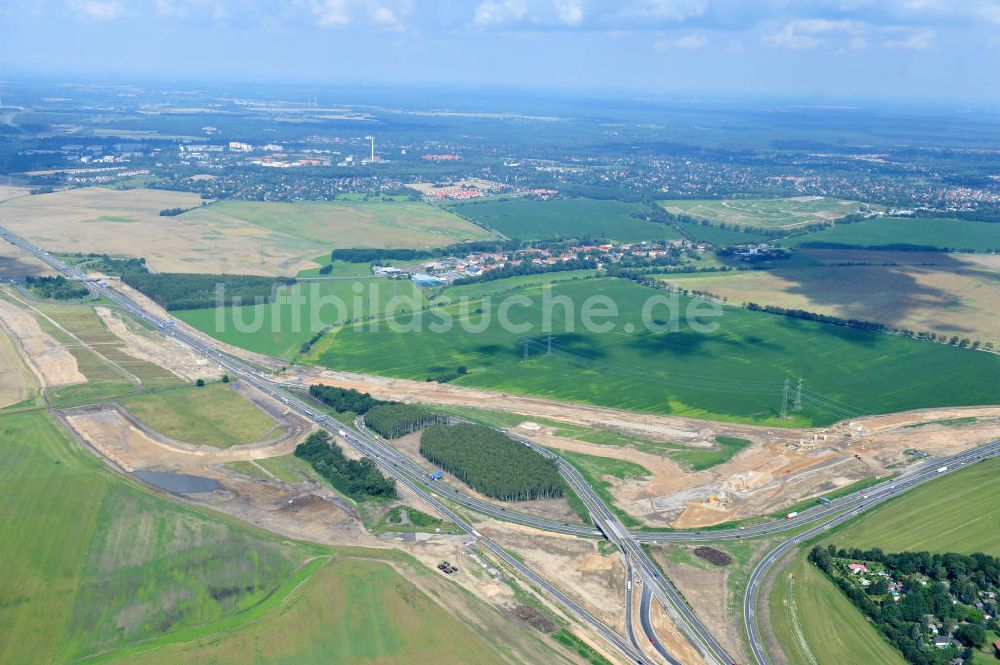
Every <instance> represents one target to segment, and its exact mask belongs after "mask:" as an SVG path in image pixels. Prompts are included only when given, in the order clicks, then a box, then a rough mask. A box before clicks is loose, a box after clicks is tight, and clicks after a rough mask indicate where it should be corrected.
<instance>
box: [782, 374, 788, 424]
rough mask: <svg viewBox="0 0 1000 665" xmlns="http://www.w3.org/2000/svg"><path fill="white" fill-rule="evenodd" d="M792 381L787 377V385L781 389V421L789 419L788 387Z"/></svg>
mask: <svg viewBox="0 0 1000 665" xmlns="http://www.w3.org/2000/svg"><path fill="white" fill-rule="evenodd" d="M789 384H790V381H789V379H788V378H787V377H785V384H784V386H783V387H782V388H781V419H782V420H786V419H787V418H788V387H789Z"/></svg>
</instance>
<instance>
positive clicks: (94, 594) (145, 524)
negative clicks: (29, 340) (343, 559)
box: [0, 411, 313, 664]
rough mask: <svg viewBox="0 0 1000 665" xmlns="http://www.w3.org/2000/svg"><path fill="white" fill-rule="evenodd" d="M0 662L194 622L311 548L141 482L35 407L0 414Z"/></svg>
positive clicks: (272, 580) (46, 656)
mask: <svg viewBox="0 0 1000 665" xmlns="http://www.w3.org/2000/svg"><path fill="white" fill-rule="evenodd" d="M0 486H2V487H3V493H4V519H3V520H0V543H3V545H2V547H0V569H2V570H3V571H4V574H3V575H2V576H0V596H2V597H3V598H4V602H3V603H2V604H0V635H3V636H12V635H16V636H17V639H3V640H0V662H4V663H18V664H22V663H23V664H30V663H50V662H66V661H69V660H74V659H76V658H79V657H82V656H86V655H90V654H95V653H99V652H103V651H107V650H113V649H117V648H120V647H123V646H126V645H128V644H135V643H137V642H140V641H143V640H146V639H149V638H151V637H155V636H157V635H160V634H163V633H166V632H168V631H172V630H178V629H184V628H188V627H192V626H198V625H202V624H205V623H208V622H211V621H215V620H218V619H220V618H224V617H226V616H231V615H234V614H235V613H237V612H240V611H243V610H246V609H248V608H250V607H252V606H254V605H256V604H257V603H259V602H261V601H262V600H263V599H265V598H267V597H268V596H269V595H270V594H273V593H274V592H275V591H277V590H278V588H279V587H280V586H281V584H282V583H283V582H284V580H285V579H286V578H287V577H288V576H290V575H291V574H292V572H293V571H294V570H295V569H296V568H298V567H299V566H300V565H301V564H302V563H303V562H304V561H305V559H306V557H308V556H310V555H311V554H312V553H313V548H311V547H309V546H305V545H298V544H294V543H290V542H287V541H283V540H280V539H278V538H274V537H271V536H267V535H265V534H263V533H261V532H258V531H256V530H253V529H251V528H249V527H244V526H241V525H239V524H237V523H235V522H233V521H231V520H228V519H224V518H220V517H217V516H210V515H208V514H205V513H202V512H201V511H198V510H194V509H191V508H187V507H184V506H182V505H179V504H174V503H172V502H169V501H167V500H165V499H161V498H159V497H158V496H156V495H154V494H152V493H151V492H148V491H145V490H144V489H142V488H140V487H139V486H137V485H135V484H134V483H131V482H129V481H127V480H125V479H124V478H122V477H120V476H116V475H113V474H112V473H111V472H110V471H109V470H108V469H107V467H106V466H105V465H104V464H102V463H101V462H100V461H98V460H97V459H96V458H95V457H92V456H91V455H90V454H89V453H87V452H85V451H84V450H83V449H82V448H79V447H77V446H75V445H73V444H71V443H70V442H69V440H68V439H67V438H66V437H65V436H63V434H62V433H61V432H60V431H59V430H57V429H56V428H55V427H54V426H53V423H52V422H51V421H50V420H49V418H48V416H46V415H45V414H44V413H42V412H38V411H35V412H26V413H21V414H9V415H4V416H2V417H0Z"/></svg>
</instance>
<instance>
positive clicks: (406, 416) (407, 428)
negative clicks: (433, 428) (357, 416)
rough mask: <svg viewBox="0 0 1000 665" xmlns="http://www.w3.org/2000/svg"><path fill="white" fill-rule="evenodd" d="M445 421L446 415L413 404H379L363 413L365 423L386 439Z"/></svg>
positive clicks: (446, 419)
mask: <svg viewBox="0 0 1000 665" xmlns="http://www.w3.org/2000/svg"><path fill="white" fill-rule="evenodd" d="M447 421H448V418H447V416H443V415H441V414H440V413H435V412H434V411H431V410H430V409H427V408H425V407H422V406H417V405H415V404H379V405H377V406H374V407H372V408H371V409H369V410H368V413H366V414H365V425H367V426H368V427H369V429H371V430H372V431H373V432H375V433H376V434H378V435H379V436H382V437H385V438H386V439H396V438H399V437H401V436H403V435H405V434H409V433H410V432H416V431H417V430H418V429H423V428H424V427H427V426H428V425H433V424H436V423H444V422H447Z"/></svg>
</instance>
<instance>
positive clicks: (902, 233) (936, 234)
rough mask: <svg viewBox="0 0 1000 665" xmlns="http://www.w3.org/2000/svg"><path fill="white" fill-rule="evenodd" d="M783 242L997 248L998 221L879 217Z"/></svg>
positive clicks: (793, 244)
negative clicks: (995, 222) (994, 222)
mask: <svg viewBox="0 0 1000 665" xmlns="http://www.w3.org/2000/svg"><path fill="white" fill-rule="evenodd" d="M783 244H787V245H788V246H790V247H860V248H868V249H891V248H898V247H904V248H905V247H915V248H921V247H928V248H936V249H954V250H972V251H977V252H983V251H997V250H1000V224H993V223H989V222H969V221H965V220H958V219H936V218H920V219H902V218H892V217H881V218H878V219H872V220H867V221H864V222H857V223H856V224H841V225H838V226H834V227H832V228H829V229H823V230H822V231H817V232H815V233H807V234H805V235H801V236H796V237H795V238H791V239H790V240H788V241H786V242H785V243H783Z"/></svg>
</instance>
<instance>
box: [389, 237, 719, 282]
mask: <svg viewBox="0 0 1000 665" xmlns="http://www.w3.org/2000/svg"><path fill="white" fill-rule="evenodd" d="M706 249H707V245H705V244H704V243H693V242H691V241H689V240H666V241H663V242H639V243H601V244H593V243H586V244H568V245H560V244H552V245H550V246H547V247H525V248H521V249H515V250H503V251H490V252H470V253H468V254H466V255H464V256H445V257H440V258H436V259H434V260H433V261H428V262H423V263H416V264H407V265H398V266H392V265H372V268H371V269H372V274H373V275H375V276H376V277H389V278H392V279H410V280H412V281H413V282H414V283H415V284H417V285H418V286H441V285H445V284H452V283H455V282H456V281H458V280H463V279H476V278H481V277H483V276H484V275H487V274H488V273H490V272H493V271H497V270H502V269H522V270H523V271H524V272H525V273H535V272H546V271H550V270H551V271H558V270H567V269H573V268H574V267H580V268H587V269H595V268H596V269H604V268H607V267H609V266H613V265H619V266H625V265H628V266H629V267H634V266H655V265H670V264H672V263H675V262H676V261H677V259H678V258H679V257H680V255H681V253H682V252H689V253H696V254H699V255H700V254H702V253H703V252H704V251H705V250H706Z"/></svg>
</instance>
